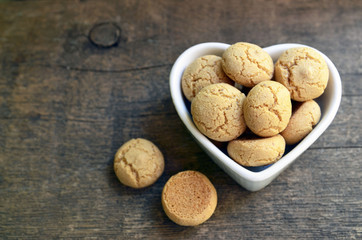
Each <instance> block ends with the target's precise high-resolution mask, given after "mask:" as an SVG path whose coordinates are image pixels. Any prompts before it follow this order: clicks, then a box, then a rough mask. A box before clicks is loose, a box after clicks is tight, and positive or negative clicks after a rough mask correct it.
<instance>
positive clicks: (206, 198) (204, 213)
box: [161, 171, 217, 226]
mask: <svg viewBox="0 0 362 240" xmlns="http://www.w3.org/2000/svg"><path fill="white" fill-rule="evenodd" d="M161 200H162V207H163V209H164V211H165V213H166V215H167V216H168V217H169V218H170V219H171V220H172V221H174V222H175V223H177V224H179V225H182V226H196V225H199V224H201V223H203V222H205V221H206V220H207V219H209V218H210V217H211V216H212V214H213V213H214V211H215V208H216V205H217V193H216V189H215V187H214V185H213V184H212V183H211V182H210V180H209V179H208V178H207V177H206V176H205V175H204V174H202V173H200V172H197V171H183V172H179V173H177V174H176V175H174V176H172V177H171V178H170V179H169V180H168V181H167V183H166V184H165V186H164V188H163V190H162V198H161Z"/></svg>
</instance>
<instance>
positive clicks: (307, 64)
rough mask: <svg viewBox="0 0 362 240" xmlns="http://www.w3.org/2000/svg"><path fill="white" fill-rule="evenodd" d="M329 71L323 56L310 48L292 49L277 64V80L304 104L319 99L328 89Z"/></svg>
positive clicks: (293, 97) (294, 97) (294, 98)
mask: <svg viewBox="0 0 362 240" xmlns="http://www.w3.org/2000/svg"><path fill="white" fill-rule="evenodd" d="M328 78H329V69H328V66H327V64H326V61H325V60H324V59H323V57H322V55H321V54H319V53H318V52H317V51H316V50H314V49H312V48H308V47H299V48H291V49H288V50H286V51H285V52H284V53H283V54H282V55H280V57H279V59H278V61H277V62H276V63H275V80H276V81H278V82H280V83H282V84H283V85H284V86H286V87H287V88H288V90H289V91H290V95H291V98H292V99H293V100H295V101H299V102H303V101H308V100H311V99H314V98H317V97H319V96H320V95H322V94H323V92H324V89H325V88H326V87H327V83H328Z"/></svg>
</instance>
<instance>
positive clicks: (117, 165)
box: [114, 138, 165, 188]
mask: <svg viewBox="0 0 362 240" xmlns="http://www.w3.org/2000/svg"><path fill="white" fill-rule="evenodd" d="M164 166H165V162H164V159H163V155H162V153H161V151H160V150H159V149H158V148H157V147H156V145H154V144H153V143H152V142H150V141H148V140H146V139H142V138H137V139H131V140H130V141H128V142H126V143H125V144H123V145H122V146H121V147H120V148H119V149H118V151H117V153H116V155H115V157H114V172H115V173H116V175H117V177H118V179H119V181H120V182H121V183H123V184H124V185H126V186H129V187H133V188H143V187H147V186H149V185H151V184H153V183H154V182H155V181H156V180H157V179H158V178H159V177H160V176H161V174H162V172H163V169H164Z"/></svg>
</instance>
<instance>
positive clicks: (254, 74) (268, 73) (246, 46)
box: [222, 42, 274, 87]
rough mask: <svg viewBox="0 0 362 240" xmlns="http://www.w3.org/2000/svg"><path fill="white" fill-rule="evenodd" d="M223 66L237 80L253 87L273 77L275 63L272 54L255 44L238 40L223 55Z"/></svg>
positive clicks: (227, 73)
mask: <svg viewBox="0 0 362 240" xmlns="http://www.w3.org/2000/svg"><path fill="white" fill-rule="evenodd" d="M222 67H223V69H224V72H225V73H226V75H228V76H229V77H230V78H231V79H232V80H234V81H235V82H237V83H239V84H241V85H243V86H246V87H253V86H255V85H256V84H258V83H260V82H262V81H266V80H270V79H271V78H272V77H273V71H274V64H273V60H272V58H271V57H270V55H269V54H268V53H267V52H265V51H264V50H263V49H262V48H260V47H259V46H257V45H255V44H251V43H245V42H238V43H235V44H233V45H231V46H230V47H228V48H227V49H226V50H225V52H224V54H223V55H222Z"/></svg>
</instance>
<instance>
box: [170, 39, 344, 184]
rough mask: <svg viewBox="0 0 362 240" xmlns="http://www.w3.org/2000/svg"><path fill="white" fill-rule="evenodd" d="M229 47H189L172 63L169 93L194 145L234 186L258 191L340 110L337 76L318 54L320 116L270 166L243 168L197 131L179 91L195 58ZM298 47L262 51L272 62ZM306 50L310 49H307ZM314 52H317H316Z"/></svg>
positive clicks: (329, 62) (327, 59) (305, 146)
mask: <svg viewBox="0 0 362 240" xmlns="http://www.w3.org/2000/svg"><path fill="white" fill-rule="evenodd" d="M229 46H230V45H229V44H225V43H217V42H208V43H201V44H197V45H195V46H192V47H190V48H189V49H187V50H186V51H185V52H183V53H182V54H181V55H180V56H179V57H178V58H177V60H176V62H175V63H174V65H173V67H172V69H171V73H170V91H171V97H172V101H173V103H174V105H175V108H176V111H177V113H178V115H179V117H180V118H181V120H182V122H183V123H184V124H185V126H186V128H187V129H188V130H189V131H190V133H191V135H192V136H193V137H194V138H195V140H196V142H197V143H198V144H199V145H200V146H201V147H202V148H203V150H204V151H205V152H206V153H207V154H208V155H209V156H210V157H211V158H212V159H213V161H214V162H215V163H216V164H217V165H218V166H219V167H221V168H222V169H223V170H224V171H225V172H226V173H227V174H229V175H230V176H231V177H232V178H233V179H234V180H235V181H236V182H237V183H239V184H240V185H241V186H243V187H244V188H246V189H248V190H249V191H258V190H260V189H262V188H264V187H265V186H267V185H268V184H269V183H270V182H271V181H273V180H274V179H275V178H276V177H277V176H278V175H279V174H280V173H281V172H282V171H284V170H285V169H286V168H287V167H288V166H289V165H290V164H291V163H293V162H294V161H295V160H296V159H297V158H298V157H299V156H300V155H301V154H302V153H303V152H304V151H305V150H307V149H308V148H309V147H310V146H311V145H312V144H313V143H314V142H315V141H316V140H317V139H318V138H319V136H321V135H322V133H323V132H324V131H325V130H326V129H327V127H328V126H329V125H330V124H331V122H332V121H333V119H334V117H335V115H336V113H337V110H338V108H339V105H340V102H341V97H342V84H341V78H340V76H339V73H338V71H337V69H336V67H335V66H334V64H333V63H332V61H331V60H330V59H329V58H328V57H327V56H326V55H324V54H323V53H321V52H320V51H318V50H317V51H318V52H319V53H320V54H321V55H322V56H323V57H324V59H325V60H326V62H327V65H328V67H329V81H328V85H327V88H326V89H325V92H324V93H323V95H322V96H321V97H319V98H318V99H316V101H317V102H318V103H319V106H320V107H321V112H322V117H321V119H320V121H319V123H318V124H317V125H316V126H315V128H314V129H313V130H312V132H311V133H309V134H308V135H307V136H306V137H305V138H304V139H303V140H302V141H301V142H299V143H298V144H297V145H295V146H294V147H293V148H292V149H289V150H288V149H287V150H286V153H285V154H284V156H283V157H282V158H281V159H280V160H279V161H277V162H276V163H274V164H272V165H268V166H265V167H256V168H246V167H243V166H241V165H239V164H238V163H236V162H235V161H234V160H232V159H231V158H230V157H229V156H228V155H227V154H226V153H225V151H223V150H221V149H219V148H218V147H217V146H215V145H214V144H213V143H212V142H211V141H210V140H209V139H208V138H207V137H205V136H204V135H203V134H201V133H200V132H199V130H198V129H197V128H196V126H195V125H194V123H193V121H192V117H191V114H190V111H189V106H190V103H189V102H188V101H187V100H186V98H184V96H183V93H182V89H181V78H182V74H183V71H184V70H185V68H186V67H187V66H188V65H189V64H190V63H191V62H192V61H194V60H195V59H196V58H198V57H201V56H203V55H208V54H214V55H218V56H221V55H222V54H223V52H224V51H225V49H226V48H228V47H229ZM302 46H306V45H301V44H293V43H287V44H278V45H273V46H270V47H266V48H264V50H265V51H266V52H267V53H269V54H270V56H271V57H272V59H273V61H274V62H275V61H276V60H277V59H278V57H279V56H280V55H281V54H282V53H283V52H284V51H285V50H287V49H289V48H295V47H302ZM306 47H309V46H306ZM315 50H316V49H315Z"/></svg>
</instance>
